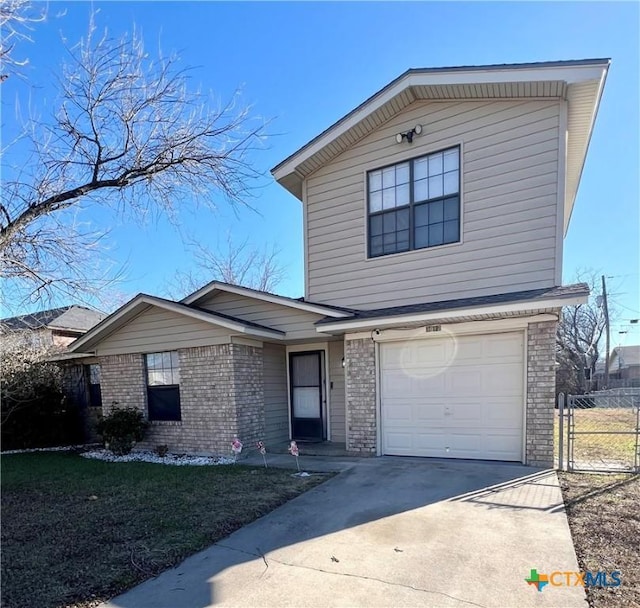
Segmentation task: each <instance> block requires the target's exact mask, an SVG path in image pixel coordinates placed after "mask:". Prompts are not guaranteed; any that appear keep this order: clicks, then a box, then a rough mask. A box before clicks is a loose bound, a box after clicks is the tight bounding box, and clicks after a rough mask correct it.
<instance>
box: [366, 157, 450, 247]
mask: <svg viewBox="0 0 640 608" xmlns="http://www.w3.org/2000/svg"><path fill="white" fill-rule="evenodd" d="M367 193H368V196H367V198H368V207H369V208H368V216H369V217H368V223H369V226H368V228H369V257H371V258H373V257H378V256H381V255H387V254H390V253H400V252H402V251H410V250H412V249H424V248H426V247H437V246H438V245H447V244H449V243H457V242H458V241H460V148H459V147H455V148H448V149H447V150H442V151H440V152H435V153H433V154H428V155H426V156H421V157H419V158H414V159H412V160H409V161H405V162H403V163H398V164H396V165H392V166H390V167H385V168H383V169H377V170H375V171H369V173H368V174H367Z"/></svg>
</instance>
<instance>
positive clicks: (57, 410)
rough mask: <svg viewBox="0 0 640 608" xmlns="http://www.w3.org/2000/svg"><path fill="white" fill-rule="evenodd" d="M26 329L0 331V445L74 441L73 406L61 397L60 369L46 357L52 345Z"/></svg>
mask: <svg viewBox="0 0 640 608" xmlns="http://www.w3.org/2000/svg"><path fill="white" fill-rule="evenodd" d="M29 336H30V334H29V333H28V332H27V333H26V334H25V335H22V334H20V333H16V334H15V335H14V334H6V333H5V334H2V345H1V346H2V348H0V384H1V386H2V390H1V394H0V404H1V407H0V413H1V421H2V449H3V450H15V449H24V448H43V447H51V446H58V445H69V444H73V443H79V442H80V441H81V440H82V424H81V420H80V415H79V411H78V409H77V407H75V405H74V404H72V403H70V402H69V401H68V400H67V399H65V398H64V396H63V392H62V378H61V372H60V368H59V366H58V365H57V364H56V363H52V362H50V361H49V360H48V357H50V356H51V355H53V354H55V352H56V350H55V348H54V347H52V346H46V345H41V344H39V343H37V342H36V341H35V340H29V339H28V338H29Z"/></svg>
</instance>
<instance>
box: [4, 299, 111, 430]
mask: <svg viewBox="0 0 640 608" xmlns="http://www.w3.org/2000/svg"><path fill="white" fill-rule="evenodd" d="M105 317H106V315H105V314H103V313H100V312H98V311H96V310H92V309H91V308H87V307H85V306H79V305H77V304H74V305H71V306H63V307H60V308H52V309H50V310H43V311H38V312H33V313H30V314H27V315H21V316H19V317H10V318H6V319H0V344H2V343H4V346H5V348H6V341H7V340H11V344H12V346H13V347H15V348H17V349H19V350H22V349H25V350H27V349H38V350H40V349H42V352H45V353H51V352H53V353H56V354H54V355H52V357H50V358H55V359H56V360H60V362H61V363H62V364H63V365H64V368H65V373H64V374H63V375H62V380H63V391H64V393H65V396H66V397H67V399H68V400H69V401H70V402H71V403H72V404H73V405H74V406H76V407H77V411H78V416H79V424H80V425H81V427H82V428H83V429H84V436H85V439H86V440H88V441H93V440H95V439H97V437H96V433H95V423H96V421H97V419H98V417H99V412H101V409H102V398H101V392H100V366H99V364H98V361H97V359H95V358H94V359H90V358H87V357H86V356H84V355H81V356H78V355H72V354H71V355H69V354H66V355H65V354H60V353H62V352H63V351H64V349H65V347H67V346H68V345H69V344H71V343H72V342H73V341H74V340H76V339H77V338H79V337H80V336H83V335H84V334H85V333H87V331H89V330H90V329H91V328H92V327H94V326H95V325H96V324H97V323H99V322H100V321H102V320H103V319H104V318H105ZM61 357H62V359H60V358H61ZM75 362H81V363H82V364H76V365H74V364H73V363H75Z"/></svg>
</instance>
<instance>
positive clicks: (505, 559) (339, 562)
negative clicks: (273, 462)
mask: <svg viewBox="0 0 640 608" xmlns="http://www.w3.org/2000/svg"><path fill="white" fill-rule="evenodd" d="M289 458H291V457H289ZM284 462H286V461H283V463H284ZM315 462H316V466H315V467H314V468H316V469H317V468H322V466H323V464H322V462H321V461H315ZM331 462H332V463H333V465H334V466H335V463H336V462H337V461H331ZM341 462H342V464H341V465H340V467H339V468H342V469H343V472H342V473H340V474H339V475H337V476H336V477H334V478H333V479H331V480H330V481H328V482H327V483H325V484H322V485H320V486H318V487H317V488H314V489H313V490H311V491H309V492H307V493H306V494H303V495H302V496H300V497H298V498H296V499H294V500H292V501H291V502H289V503H287V504H285V505H283V506H282V507H280V508H279V509H277V510H275V511H273V512H272V513H270V514H269V515H267V516H266V517H263V518H262V519H259V520H258V521H255V522H254V523H252V524H250V525H248V526H245V527H244V528H242V529H241V530H238V531H237V532H235V533H234V534H232V535H231V536H229V537H227V538H225V539H223V540H221V541H220V542H219V543H216V544H215V545H213V546H212V547H210V548H209V549H206V550H205V551H202V552H200V553H198V554H196V555H194V556H192V557H190V558H189V559H187V560H185V561H184V562H183V563H182V564H180V565H179V566H178V567H177V568H174V569H172V570H169V571H167V572H165V573H163V574H162V575H160V576H158V577H157V578H155V579H153V580H150V581H148V582H146V583H143V584H142V585H139V586H138V587H136V588H134V589H132V590H131V591H129V592H128V593H125V594H124V595H121V596H119V597H116V598H114V599H113V600H112V601H111V602H110V603H109V604H107V605H106V606H109V608H116V607H117V608H146V607H149V608H163V607H167V608H204V607H206V606H233V607H236V608H237V607H238V606H261V607H263V606H295V607H302V606H401V605H404V606H438V607H443V608H445V607H455V608H462V607H469V606H485V607H493V606H495V607H504V606H518V607H520V608H525V607H528V606H531V607H536V608H537V607H546V606H563V607H567V608H571V607H581V608H586V601H585V594H584V590H583V588H582V587H551V586H546V587H545V588H544V589H543V591H542V592H538V591H537V590H536V588H535V587H532V586H530V585H527V583H526V582H525V580H524V579H525V578H526V577H528V576H529V572H530V570H531V569H532V568H536V569H537V570H538V572H540V573H550V572H552V571H556V570H561V571H577V570H578V565H577V562H576V557H575V553H574V549H573V544H572V542H571V537H570V534H569V528H568V525H567V519H566V516H565V514H564V510H563V505H562V497H561V494H560V489H559V487H558V480H557V477H556V475H555V473H554V472H553V471H538V470H535V469H531V468H528V467H523V466H519V465H509V464H490V463H478V462H461V461H442V460H430V459H412V458H389V457H384V458H376V459H366V460H357V461H351V460H350V459H348V460H344V461H341ZM325 465H326V463H325ZM309 468H311V467H309ZM325 468H329V467H328V466H325Z"/></svg>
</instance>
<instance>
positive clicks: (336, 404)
mask: <svg viewBox="0 0 640 608" xmlns="http://www.w3.org/2000/svg"><path fill="white" fill-rule="evenodd" d="M343 357H344V342H342V341H340V342H329V382H330V385H329V386H330V387H331V388H330V391H331V395H330V407H331V412H330V424H331V441H335V442H338V443H344V442H345V441H346V432H345V428H346V427H345V412H346V409H345V381H344V368H343V367H342V358H343Z"/></svg>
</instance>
